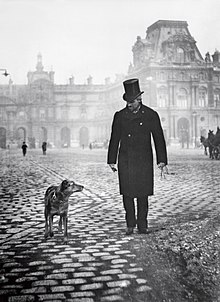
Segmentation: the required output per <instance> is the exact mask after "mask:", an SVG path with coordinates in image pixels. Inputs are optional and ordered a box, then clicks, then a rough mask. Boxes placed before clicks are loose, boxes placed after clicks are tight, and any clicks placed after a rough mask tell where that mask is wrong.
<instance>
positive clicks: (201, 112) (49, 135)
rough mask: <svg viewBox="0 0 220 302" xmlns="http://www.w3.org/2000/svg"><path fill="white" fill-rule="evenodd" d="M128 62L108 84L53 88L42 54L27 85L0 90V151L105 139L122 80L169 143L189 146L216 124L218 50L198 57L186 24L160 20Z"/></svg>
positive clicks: (71, 82)
mask: <svg viewBox="0 0 220 302" xmlns="http://www.w3.org/2000/svg"><path fill="white" fill-rule="evenodd" d="M132 51H133V63H132V64H130V66H129V68H128V73H127V75H125V76H118V78H117V79H116V80H115V82H114V83H111V82H110V81H109V80H108V79H106V81H105V84H104V85H97V84H94V83H93V81H92V77H91V76H90V77H89V78H88V79H87V83H86V84H83V85H78V84H75V82H74V78H73V77H71V78H70V79H69V83H68V84H66V85H57V84H55V83H54V72H53V71H50V72H48V71H44V67H43V63H42V56H41V54H39V55H38V57H37V65H36V70H35V71H33V72H28V74H27V80H28V82H27V84H26V85H13V84H12V82H11V81H9V84H8V85H0V147H1V148H6V147H7V146H8V145H10V144H11V145H20V144H21V143H22V141H26V142H27V143H29V145H30V146H33V147H34V146H36V147H40V146H41V144H42V142H43V141H47V142H48V143H49V144H51V146H56V147H68V146H72V147H74V146H77V147H78V146H85V147H86V146H88V145H89V144H90V143H91V142H97V143H100V142H102V143H103V142H106V141H107V140H108V139H109V136H110V131H111V123H112V117H113V114H114V112H115V111H116V110H119V109H121V108H122V107H123V106H124V105H125V103H124V102H123V100H122V94H123V85H122V82H123V80H125V79H127V78H133V77H137V78H139V79H140V85H141V89H142V90H144V92H145V93H144V94H143V95H142V96H143V103H144V104H146V105H148V106H150V107H152V108H153V109H155V110H157V111H158V112H159V115H160V117H161V121H162V126H163V129H164V134H165V137H166V141H167V143H168V144H172V145H173V144H177V145H179V144H182V146H196V145H197V144H199V141H200V136H201V135H203V136H205V137H206V136H207V132H208V130H209V129H211V130H214V131H215V130H216V128H217V126H218V125H219V120H220V53H219V52H218V51H217V50H216V51H215V53H214V54H213V55H210V54H209V53H208V52H207V53H206V55H205V58H203V57H202V55H201V53H200V51H199V49H198V48H197V46H196V41H195V40H194V38H193V37H192V36H191V34H190V32H189V30H188V24H187V22H186V21H170V20H159V21H157V22H155V23H154V24H152V25H151V26H149V27H148V29H147V31H146V37H145V38H144V39H142V38H141V37H140V36H138V37H137V40H136V42H135V43H134V45H133V48H132Z"/></svg>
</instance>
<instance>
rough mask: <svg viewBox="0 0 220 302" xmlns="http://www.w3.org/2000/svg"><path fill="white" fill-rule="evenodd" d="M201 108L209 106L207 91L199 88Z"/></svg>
mask: <svg viewBox="0 0 220 302" xmlns="http://www.w3.org/2000/svg"><path fill="white" fill-rule="evenodd" d="M198 105H199V107H205V106H206V105H207V89H206V88H205V87H201V88H199V102H198Z"/></svg>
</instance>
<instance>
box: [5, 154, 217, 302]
mask: <svg viewBox="0 0 220 302" xmlns="http://www.w3.org/2000/svg"><path fill="white" fill-rule="evenodd" d="M0 155H1V160H0V161H1V168H0V170H1V176H0V177H1V188H0V197H1V208H0V218H1V223H0V230H1V234H0V243H1V247H0V258H1V271H0V273H1V280H0V282H1V289H0V301H9V302H14V301H15V302H19V301H21V302H23V301H84V302H85V301H86V302H96V301H128V297H127V296H126V294H127V292H128V291H129V287H132V288H135V292H134V293H133V295H134V296H135V295H139V294H140V293H142V294H143V295H144V296H145V297H146V299H149V297H151V292H152V291H153V289H152V288H151V286H150V284H149V280H148V279H147V278H146V274H145V270H144V268H143V267H141V266H140V265H139V263H138V262H137V261H136V254H135V253H133V252H131V251H130V250H129V249H127V243H130V244H132V241H133V240H134V238H135V237H137V236H139V237H140V238H141V237H143V236H147V235H139V234H137V233H136V232H135V233H134V234H133V235H132V236H125V234H124V230H125V220H124V209H123V206H122V200H121V196H120V195H119V193H118V191H119V190H118V178H117V174H116V173H115V174H114V173H113V172H112V171H111V170H110V168H109V167H108V165H107V164H106V150H87V149H85V150H80V149H63V150H58V149H50V150H48V153H47V155H46V156H43V155H42V153H41V150H28V153H27V156H26V157H23V156H22V154H21V152H20V150H1V151H0ZM168 155H169V166H168V168H169V174H167V175H165V178H163V177H162V178H161V176H160V172H159V170H158V169H157V168H156V166H155V195H154V196H152V197H150V210H149V229H150V230H152V232H153V231H154V230H155V229H157V227H161V226H163V221H166V220H167V219H169V217H173V216H176V217H177V216H181V215H190V214H197V213H198V214H202V213H204V215H209V214H212V213H215V212H217V211H218V209H219V204H220V199H219V194H220V186H219V168H220V161H218V160H210V159H209V158H208V157H207V156H205V155H204V152H203V150H202V149H188V150H187V149H179V148H176V149H174V148H173V149H168ZM65 178H70V179H72V180H74V181H76V182H77V183H79V184H82V185H83V186H84V187H85V188H84V190H83V192H80V193H76V194H73V195H72V196H71V197H70V199H69V202H70V206H69V215H68V216H69V225H68V230H69V240H68V243H67V244H64V243H63V236H62V234H61V233H58V230H57V228H56V225H57V223H56V221H55V234H54V237H53V238H50V239H47V240H45V239H44V213H43V212H44V204H43V202H44V193H45V190H46V189H47V187H48V186H50V185H51V184H59V183H60V182H61V181H62V180H63V179H65ZM57 219H58V218H57ZM57 219H55V220H57ZM152 295H153V294H152ZM130 301H135V300H130ZM137 301H139V300H137ZM140 301H142V300H140ZM145 301H148V300H145ZM149 301H150V300H149ZM152 301H154V300H152ZM135 302H136V301H135Z"/></svg>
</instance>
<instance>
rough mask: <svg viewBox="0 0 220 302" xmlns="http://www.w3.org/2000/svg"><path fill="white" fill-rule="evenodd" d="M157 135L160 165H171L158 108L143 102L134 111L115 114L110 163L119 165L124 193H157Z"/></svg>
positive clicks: (140, 195) (125, 109)
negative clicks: (155, 179)
mask: <svg viewBox="0 0 220 302" xmlns="http://www.w3.org/2000/svg"><path fill="white" fill-rule="evenodd" d="M151 137H153V140H154V145H155V150H156V160H157V164H158V163H160V162H163V163H165V164H167V151H166V144H165V139H164V135H163V130H162V127H161V123H160V119H159V116H158V114H157V112H156V111H154V110H153V109H151V108H149V107H147V106H145V105H143V104H142V105H141V108H140V110H139V111H138V113H136V114H134V113H132V112H130V111H129V109H128V108H127V107H126V108H124V109H122V110H120V111H118V112H116V113H115V115H114V119H113V123H112V132H111V138H110V141H109V147H108V158H107V163H108V164H116V163H117V160H118V175H119V187H120V194H122V195H126V196H130V197H133V198H135V197H143V196H149V195H153V184H154V178H153V151H152V144H151Z"/></svg>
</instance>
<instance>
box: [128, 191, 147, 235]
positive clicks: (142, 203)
mask: <svg viewBox="0 0 220 302" xmlns="http://www.w3.org/2000/svg"><path fill="white" fill-rule="evenodd" d="M123 205H124V209H125V220H126V223H127V227H132V228H134V227H135V226H136V225H137V227H138V229H139V230H143V229H146V228H147V227H148V223H147V215H148V196H144V197H137V218H136V215H135V202H134V198H132V197H129V196H125V195H123Z"/></svg>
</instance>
